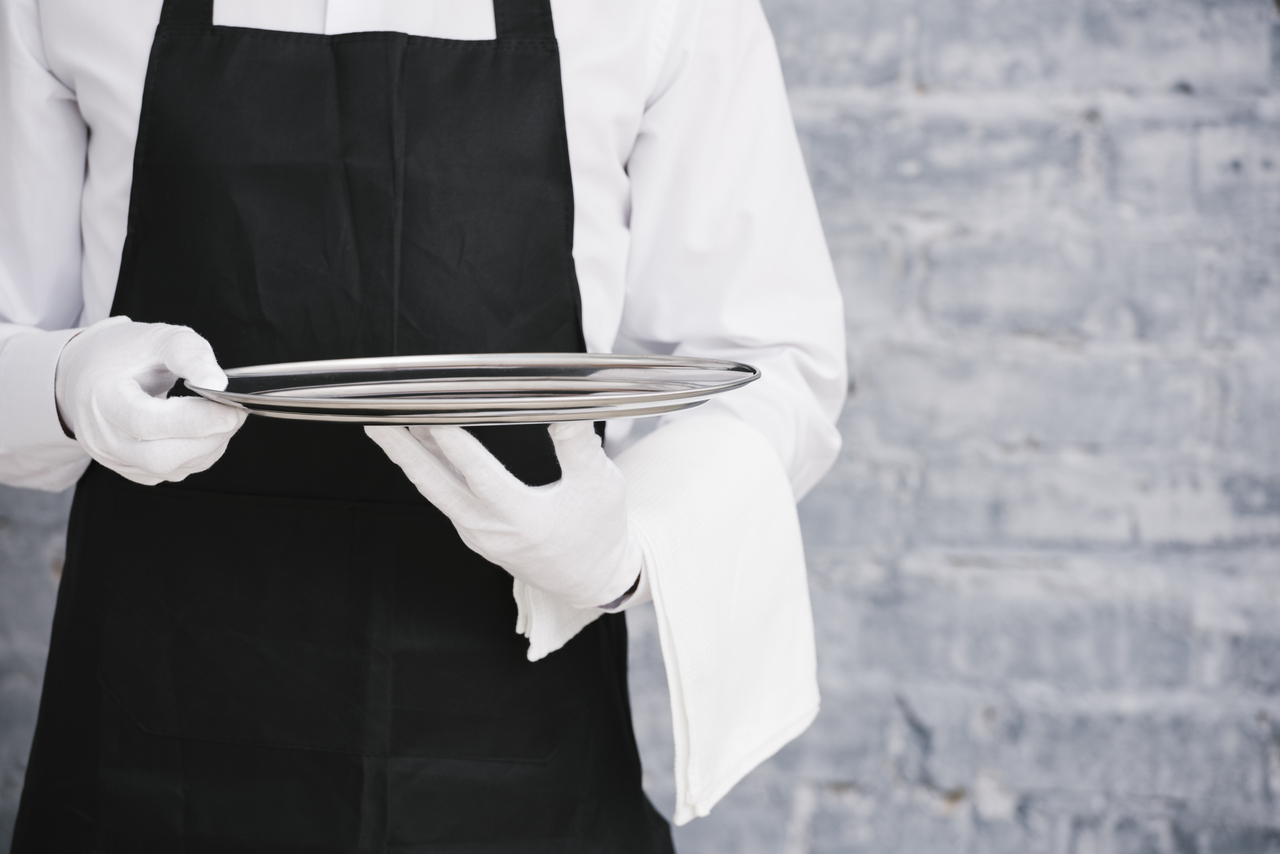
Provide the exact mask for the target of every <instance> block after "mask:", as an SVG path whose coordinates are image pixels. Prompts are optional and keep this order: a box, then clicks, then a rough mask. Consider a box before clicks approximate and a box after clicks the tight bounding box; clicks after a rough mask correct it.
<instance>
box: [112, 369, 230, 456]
mask: <svg viewBox="0 0 1280 854" xmlns="http://www.w3.org/2000/svg"><path fill="white" fill-rule="evenodd" d="M94 403H95V406H94V408H95V409H96V410H97V411H98V413H99V414H100V415H101V416H102V417H103V418H105V419H106V420H107V421H108V422H109V423H110V424H111V425H112V426H114V427H115V428H116V429H117V430H119V431H120V432H122V433H124V434H125V435H127V436H130V437H132V438H134V439H141V440H143V441H153V440H157V439H199V438H204V437H211V436H226V435H227V434H230V433H234V432H235V431H236V430H238V429H240V425H241V424H243V423H244V419H245V417H246V413H245V411H244V410H242V409H236V408H235V407H232V406H223V405H222V404H220V403H214V402H213V401H211V400H204V399H203V398H199V397H169V398H160V397H152V396H151V395H149V394H147V393H146V392H145V391H144V390H143V389H142V387H141V386H140V385H138V383H137V381H135V380H134V379H132V378H125V379H121V380H119V381H118V382H116V383H114V384H113V386H112V388H111V389H110V392H109V393H107V394H103V395H101V396H99V397H98V398H97V400H95V402H94Z"/></svg>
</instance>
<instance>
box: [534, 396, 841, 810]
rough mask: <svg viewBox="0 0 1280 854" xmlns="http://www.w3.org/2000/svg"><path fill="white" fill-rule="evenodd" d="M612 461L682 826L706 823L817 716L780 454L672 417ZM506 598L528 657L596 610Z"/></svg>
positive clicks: (808, 630) (726, 424) (797, 553)
mask: <svg viewBox="0 0 1280 854" xmlns="http://www.w3.org/2000/svg"><path fill="white" fill-rule="evenodd" d="M616 462H617V464H618V466H619V468H621V469H622V471H623V473H624V474H625V475H626V478H627V504H628V508H629V510H630V514H631V521H632V524H633V526H634V527H635V529H636V530H637V532H638V533H639V535H640V538H641V540H642V545H643V548H644V552H645V561H644V563H645V574H646V580H647V582H648V584H649V586H650V588H651V590H652V593H653V601H654V607H655V608H656V609H657V616H658V627H659V634H660V638H661V642H662V657H663V660H664V662H665V663H666V669H667V683H668V685H669V686H670V690H671V720H672V727H673V729H674V734H675V746H676V763H675V764H676V767H675V774H676V814H675V822H676V824H677V825H680V824H685V823H687V822H688V821H690V820H691V819H693V818H695V817H697V816H705V815H707V814H708V813H709V812H710V811H711V808H712V807H713V806H714V805H715V804H716V802H717V801H719V800H720V799H721V798H722V797H724V796H725V795H726V794H727V793H728V792H729V790H730V789H732V788H733V786H734V785H735V784H737V782H738V781H739V780H741V779H742V778H743V777H745V776H746V775H747V774H748V773H749V772H750V771H751V770H752V769H753V768H755V767H756V766H757V765H759V764H760V763H761V762H763V761H764V760H765V759H768V758H769V757H770V756H772V755H773V754H774V753H776V752H777V751H778V750H779V749H780V748H781V747H782V746H783V745H785V744H786V743H787V742H789V741H791V740H792V739H793V738H795V737H796V736H798V735H799V734H800V733H802V732H803V731H804V730H805V729H806V728H808V726H809V724H810V723H812V722H813V719H814V717H816V716H817V713H818V703H819V698H818V681H817V662H816V658H815V653H814V638H813V616H812V612H811V610H810V605H809V588H808V582H807V579H806V576H805V564H804V549H803V546H802V544H801V541H800V525H799V521H798V520H797V518H796V508H795V500H794V498H793V495H792V491H791V485H790V483H789V482H788V480H787V476H786V473H785V472H784V471H783V468H782V464H781V463H780V461H779V460H778V458H777V455H776V453H775V452H774V450H773V449H772V447H771V446H770V445H769V444H768V442H767V441H766V440H765V439H764V437H763V436H761V435H760V434H759V433H758V432H757V431H756V430H754V429H753V428H752V427H750V426H748V425H747V424H745V423H743V422H741V421H739V420H737V419H734V418H728V417H721V416H712V417H691V416H690V417H684V418H681V419H679V420H674V421H672V422H670V423H668V424H666V425H664V426H663V427H661V428H660V429H658V430H656V431H654V432H653V433H652V434H650V435H649V436H647V437H645V438H644V439H642V440H641V441H640V442H638V443H636V444H635V445H634V446H633V447H631V448H629V449H627V450H626V451H624V452H623V453H622V454H620V455H619V456H618V458H617V460H616ZM514 594H515V599H516V605H517V609H518V616H517V626H516V629H517V631H519V632H521V633H522V634H524V635H525V636H526V637H528V638H529V659H530V660H534V661H536V660H537V659H539V658H542V657H543V656H545V655H547V654H549V653H551V652H553V651H555V650H557V649H559V648H560V647H561V646H563V645H564V644H565V643H567V642H568V641H569V640H570V639H572V638H573V636H574V635H576V634H577V633H578V632H579V631H581V630H582V628H583V627H584V626H586V625H587V624H589V623H590V622H591V621H592V620H594V619H596V618H597V617H598V616H599V615H600V614H601V613H602V612H601V611H600V610H598V609H588V610H580V609H577V608H574V607H572V606H571V605H568V604H567V603H565V602H563V601H560V600H558V599H557V598H556V597H554V596H551V595H549V594H546V593H543V592H542V591H539V590H536V589H534V588H531V587H527V586H525V585H522V584H521V583H520V582H518V581H517V582H516V584H515V589H514Z"/></svg>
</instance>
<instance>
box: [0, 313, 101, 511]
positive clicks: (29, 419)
mask: <svg viewBox="0 0 1280 854" xmlns="http://www.w3.org/2000/svg"><path fill="white" fill-rule="evenodd" d="M79 332H80V330H79V329H60V330H57V331H54V332H45V331H42V330H33V331H31V332H19V333H18V334H16V335H12V336H10V337H8V338H6V339H4V341H3V342H0V400H3V401H4V405H3V406H0V480H2V481H4V482H6V483H9V484H12V485H14V486H28V487H34V488H37V489H65V488H66V487H67V486H70V485H71V483H73V482H74V481H75V479H76V478H77V477H79V475H80V472H81V471H83V469H84V466H85V465H87V464H88V462H89V455H88V454H86V453H85V451H84V449H83V448H81V447H80V444H79V443H78V442H76V440H75V439H72V438H70V437H68V436H67V434H66V433H65V432H63V429H62V422H61V421H59V420H58V403H57V399H56V398H55V396H54V378H55V376H56V374H57V370H58V357H59V356H61V355H62V348H63V347H64V346H65V345H66V343H67V342H68V341H70V340H71V339H72V338H74V337H75V336H76V334H77V333H79Z"/></svg>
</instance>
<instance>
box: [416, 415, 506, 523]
mask: <svg viewBox="0 0 1280 854" xmlns="http://www.w3.org/2000/svg"><path fill="white" fill-rule="evenodd" d="M431 435H432V437H433V438H434V439H435V440H436V444H437V445H439V446H440V450H441V452H443V453H444V456H445V459H447V460H448V461H449V462H451V463H453V465H454V467H455V468H457V470H458V471H459V472H461V473H462V476H463V477H464V478H466V480H467V486H469V487H471V491H472V492H473V493H475V495H476V497H478V498H479V499H480V500H481V501H483V502H485V503H486V504H488V505H489V506H491V507H495V506H496V507H503V506H509V505H510V504H511V502H512V501H519V500H520V499H521V497H522V495H523V493H525V492H526V491H527V490H528V489H529V487H528V486H526V485H525V484H524V483H523V482H522V481H521V480H520V479H519V478H517V477H516V476H515V475H513V474H512V473H511V472H509V471H507V467H506V466H504V465H503V464H502V462H501V461H500V460H499V459H498V458H497V457H495V456H494V455H493V454H491V453H489V449H488V448H486V447H485V446H484V445H483V444H481V443H480V440H479V439H477V438H476V437H475V436H472V435H471V434H470V433H468V432H467V431H466V430H463V429H462V428H461V427H432V428H431Z"/></svg>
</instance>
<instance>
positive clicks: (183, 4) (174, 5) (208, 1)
mask: <svg viewBox="0 0 1280 854" xmlns="http://www.w3.org/2000/svg"><path fill="white" fill-rule="evenodd" d="M160 23H162V24H179V25H188V26H190V25H202V26H206V27H207V26H211V25H212V24H213V0H164V6H163V7H162V8H161V10H160Z"/></svg>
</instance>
